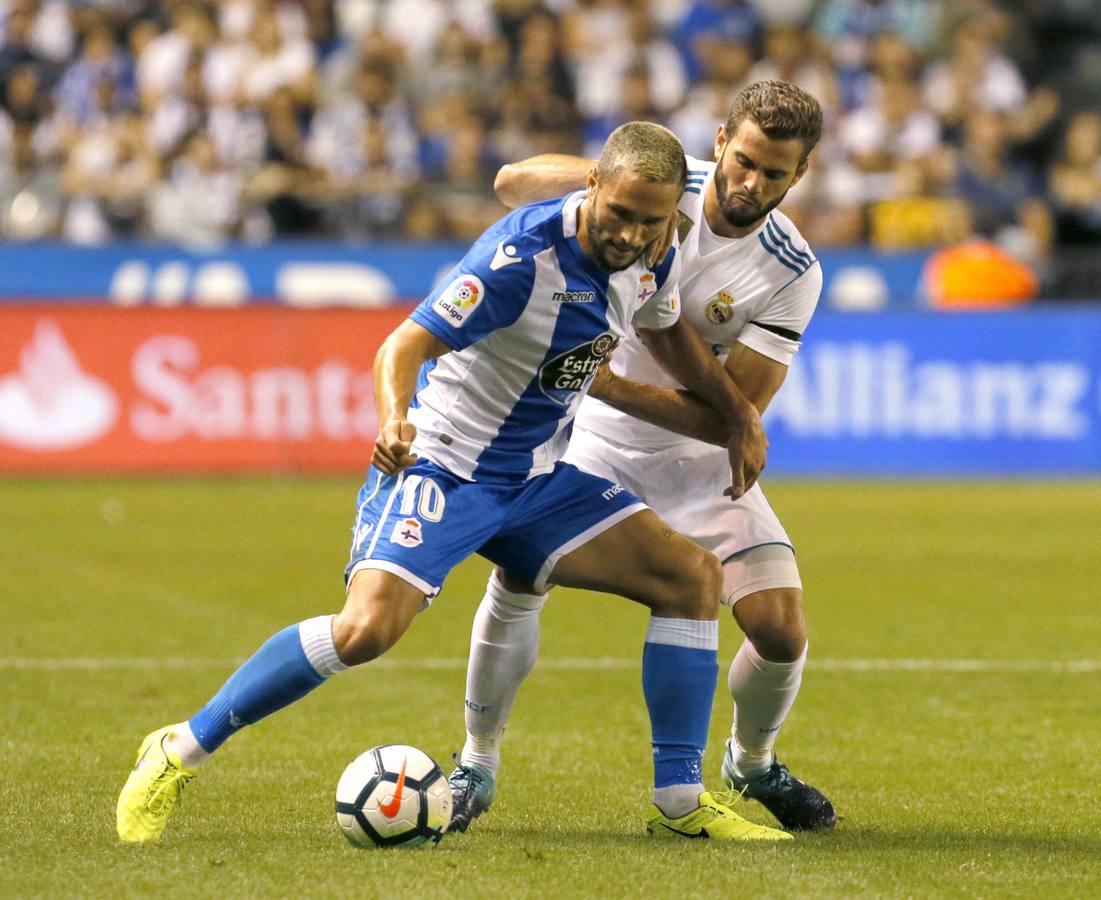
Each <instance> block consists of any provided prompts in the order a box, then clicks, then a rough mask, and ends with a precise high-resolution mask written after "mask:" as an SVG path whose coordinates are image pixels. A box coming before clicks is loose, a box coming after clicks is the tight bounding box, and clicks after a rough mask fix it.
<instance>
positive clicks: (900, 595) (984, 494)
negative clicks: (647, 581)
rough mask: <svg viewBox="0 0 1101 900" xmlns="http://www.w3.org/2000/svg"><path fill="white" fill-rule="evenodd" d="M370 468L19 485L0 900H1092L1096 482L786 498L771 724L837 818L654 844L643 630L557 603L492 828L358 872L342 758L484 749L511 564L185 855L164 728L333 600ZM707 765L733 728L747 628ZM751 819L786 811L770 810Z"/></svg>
mask: <svg viewBox="0 0 1101 900" xmlns="http://www.w3.org/2000/svg"><path fill="white" fill-rule="evenodd" d="M357 486H358V484H357V482H356V481H355V480H354V479H351V478H348V479H335V478H334V479H306V480H283V479H275V480H268V479H239V480H238V479H214V478H212V479H203V480H183V479H163V480H158V479H134V480H132V479H111V478H104V479H71V480H70V479H57V480H48V479H44V480H17V479H7V480H3V481H0V577H2V579H3V580H2V596H3V605H2V609H3V622H4V628H3V629H2V630H0V642H2V644H0V684H2V696H3V703H2V704H0V717H2V718H0V724H2V733H0V740H2V742H3V768H2V774H0V863H2V864H0V896H3V897H7V896H15V897H35V896H38V897H59V896H64V897H121V896H131V897H138V896H151V895H154V894H156V895H158V896H164V897H218V898H233V897H299V898H300V897H387V898H394V897H448V898H455V897H509V898H512V897H654V898H656V897H686V896H690V897H704V896H713V897H722V896H727V897H729V896H739V897H804V896H823V897H996V898H1001V897H1014V896H1017V897H1026V896H1028V897H1038V896H1042V897H1074V898H1079V897H1089V896H1101V800H1099V798H1098V783H1099V781H1101V750H1099V748H1101V702H1099V698H1101V671H1099V663H1101V653H1099V650H1098V648H1099V646H1101V616H1099V615H1098V602H1097V601H1098V588H1097V586H1098V585H1099V584H1101V485H1099V484H1096V483H1092V484H1091V483H1069V482H1052V483H1040V482H1028V483H1003V482H992V483H982V484H970V483H967V484H964V483H960V484H924V483H913V484H903V483H887V482H883V483H870V482H863V483H853V484H837V483H817V482H814V483H796V482H777V483H773V484H769V485H768V486H767V489H768V493H769V495H770V497H771V499H772V500H773V503H774V505H775V506H776V508H777V510H778V511H779V513H780V516H781V518H782V519H783V521H784V522H785V523H786V525H787V526H788V529H789V531H790V532H791V534H792V537H793V539H794V540H795V542H796V544H797V547H798V551H799V557H800V561H801V564H802V569H803V575H804V579H805V583H806V586H807V595H808V606H809V620H810V627H811V660H812V663H811V665H810V667H809V669H808V671H807V674H806V677H805V679H804V686H803V692H802V695H801V697H800V699H799V702H798V704H797V705H796V707H795V710H794V711H793V713H792V715H791V717H790V718H789V720H788V723H787V725H786V726H785V728H784V731H783V733H782V734H781V739H780V744H779V750H780V753H781V757H782V759H784V760H785V761H786V762H788V763H789V764H790V765H791V767H792V769H793V771H794V772H796V773H797V774H799V775H800V776H802V777H804V778H806V779H808V780H810V781H812V782H813V783H815V784H816V785H818V786H820V787H821V788H822V789H823V790H825V791H826V792H827V793H828V794H829V795H830V796H831V797H832V798H833V799H834V801H835V802H836V804H837V806H838V809H839V810H840V811H841V813H842V814H843V815H844V817H845V818H844V821H843V822H842V823H841V824H840V826H839V827H838V828H837V830H836V831H835V832H833V833H830V834H826V835H815V836H804V837H799V838H798V839H797V841H796V842H794V843H793V844H791V845H786V846H779V847H741V846H733V847H732V846H725V847H724V846H711V845H708V844H706V843H704V842H698V843H697V842H683V843H669V842H661V843H657V842H654V841H653V840H652V839H648V838H647V837H646V836H645V834H644V832H643V823H644V818H645V816H646V814H647V809H648V807H647V801H648V795H649V782H650V774H651V773H650V763H649V746H648V724H647V719H646V715H645V708H644V706H643V702H642V697H641V689H640V672H639V666H638V657H639V651H640V647H641V641H642V637H643V633H644V629H645V615H644V612H643V611H642V610H641V609H640V608H637V607H634V606H632V605H631V604H630V603H628V602H626V601H623V600H619V599H617V598H611V597H601V596H595V595H586V594H580V593H569V592H565V591H559V592H556V593H555V595H554V596H553V597H552V600H551V602H550V603H549V605H548V607H547V609H546V611H545V613H544V616H543V643H542V657H541V662H540V664H539V665H538V666H537V667H536V670H535V672H534V674H533V675H532V677H531V678H530V679H529V680H528V682H527V684H526V685H525V687H524V689H523V691H522V692H521V694H520V698H519V701H518V703H517V708H516V711H515V714H514V717H513V721H512V724H511V726H510V729H509V735H508V738H507V740H506V743H505V748H504V750H505V767H504V769H503V771H502V779H501V782H500V786H499V791H498V799H497V803H496V805H495V806H494V809H493V810H492V811H491V813H489V814H488V815H487V816H485V817H484V818H483V819H481V820H479V821H478V823H477V824H476V825H475V826H474V827H473V828H472V830H471V832H470V833H469V834H467V835H453V836H449V837H447V838H446V839H445V840H444V841H443V842H442V843H441V844H440V845H439V847H437V848H435V849H432V850H427V851H414V852H402V851H385V852H384V851H362V850H356V849H354V848H353V847H351V846H350V845H349V844H347V843H346V842H345V840H344V838H343V837H341V835H340V833H339V831H338V830H337V827H336V823H335V818H334V815H333V810H332V805H333V789H334V786H335V783H336V780H337V777H338V776H339V774H340V772H341V770H342V769H343V767H344V765H345V764H346V763H347V762H348V761H350V760H351V759H352V758H353V757H354V756H356V755H357V754H358V753H360V752H361V751H362V750H364V749H366V748H367V747H369V746H371V745H374V744H378V743H385V742H402V743H412V744H416V745H417V746H420V747H422V748H424V749H425V750H427V751H428V752H429V753H431V754H432V755H434V756H435V757H436V758H437V759H438V760H439V761H440V762H441V763H442V764H444V765H445V767H446V766H447V765H448V764H449V762H450V761H449V759H448V757H449V755H450V753H451V752H453V751H455V750H457V749H459V747H460V746H461V742H462V737H463V727H462V698H463V679H464V672H463V660H464V658H465V655H466V648H467V642H468V635H469V625H470V620H471V617H472V615H473V609H474V606H475V604H476V602H477V600H478V599H479V597H480V596H481V591H482V587H483V585H484V580H485V577H486V574H487V571H488V567H487V564H485V563H484V562H482V561H480V560H473V561H470V562H468V563H467V564H465V565H464V566H463V567H461V568H460V569H458V570H457V571H455V572H454V573H453V574H452V576H451V578H450V579H449V581H448V583H447V585H446V586H445V589H444V593H443V595H442V596H441V597H440V598H439V599H438V600H437V601H436V605H435V607H434V608H433V609H432V610H431V611H430V612H428V613H426V614H424V615H423V616H421V617H420V619H419V620H418V621H417V623H416V624H415V626H414V628H413V630H412V631H411V633H410V634H409V635H407V637H406V638H405V639H404V640H403V641H402V643H401V644H400V645H399V646H398V647H397V648H396V649H395V650H394V651H392V652H391V653H390V654H389V655H388V656H387V657H386V658H385V659H383V660H381V661H380V662H379V663H378V664H372V665H370V666H367V667H365V668H364V669H362V670H357V671H355V672H352V673H349V674H346V675H344V676H342V677H340V678H337V679H334V680H333V682H332V683H330V684H328V685H326V686H325V687H324V688H323V689H321V690H319V691H318V692H316V693H315V694H313V695H312V696H310V697H309V698H307V699H306V700H305V701H303V702H302V703H299V704H297V705H296V706H294V707H293V708H291V709H288V710H285V711H283V712H281V713H280V714H278V715H276V716H274V717H272V718H270V719H268V720H266V721H264V722H263V723H260V724H259V725H257V726H255V727H253V728H251V729H248V730H247V731H245V732H244V733H242V734H241V735H239V736H238V737H236V738H235V739H234V740H233V741H231V742H230V743H229V744H228V745H227V746H226V747H225V748H224V750H223V751H222V752H221V753H219V755H218V757H217V758H216V759H215V760H214V761H213V762H212V763H211V765H210V766H209V767H208V768H207V769H205V770H204V771H203V773H202V774H201V776H200V777H199V778H198V779H197V780H196V782H195V783H194V784H193V785H192V786H191V787H190V788H189V790H188V793H187V795H186V797H185V798H184V805H183V808H182V810H181V811H180V812H179V813H178V814H177V816H176V817H175V818H174V819H173V821H172V823H171V825H170V827H169V830H168V832H167V834H166V836H165V839H164V841H163V842H162V844H160V845H158V846H152V847H131V846H122V845H120V844H119V843H118V842H117V841H116V838H115V834H114V824H113V810H114V802H115V797H116V794H117V791H118V789H119V787H120V786H121V784H122V782H123V780H124V779H125V776H126V772H127V769H128V767H129V765H130V764H131V763H132V760H133V753H134V751H135V749H136V748H137V745H138V742H139V741H140V739H141V738H142V736H143V735H144V734H145V733H146V732H147V731H149V730H151V729H152V728H153V727H155V726H159V725H161V724H164V723H167V722H171V721H178V720H180V719H183V718H186V717H187V716H188V715H189V714H190V713H191V712H193V711H194V710H195V709H196V708H197V707H198V706H199V705H201V703H202V702H203V701H204V700H205V699H206V698H207V697H208V696H209V695H210V694H211V693H212V692H213V691H214V690H215V689H216V688H217V687H218V686H219V685H220V684H221V682H222V681H223V680H224V678H225V677H226V676H227V675H228V674H229V672H230V671H231V669H232V667H233V664H234V662H235V661H236V660H239V659H241V658H243V657H244V656H246V655H247V654H248V653H250V652H251V651H252V650H253V649H255V648H256V646H258V644H259V643H260V642H261V641H262V640H263V639H265V638H266V637H267V636H268V635H269V634H270V633H272V632H273V631H274V630H276V629H278V628H280V627H282V626H284V625H286V624H289V623H291V622H294V621H298V620H300V619H302V618H305V617H307V616H311V615H316V614H319V613H321V612H325V611H335V610H336V609H337V608H338V606H339V604H340V601H341V596H342V587H341V570H342V566H343V562H344V559H345V554H346V552H347V545H348V538H349V527H350V524H351V514H352V504H353V500H354V494H355V490H356V488H357ZM721 629H722V646H721V650H720V661H721V666H722V670H723V675H722V679H721V683H720V685H719V690H718V691H717V694H716V703H715V713H714V718H713V723H712V742H711V746H710V748H709V751H708V754H707V757H706V759H705V766H706V772H707V777H708V779H709V781H710V782H711V783H712V784H716V785H717V783H718V768H719V762H720V758H721V757H720V752H721V751H720V748H721V742H722V740H723V739H724V737H725V735H726V732H727V729H728V727H729V716H730V699H729V696H728V695H727V693H726V689H725V668H726V665H727V664H728V663H729V660H730V657H731V655H732V654H733V652H734V651H735V650H736V648H737V645H738V643H739V641H740V637H739V635H738V632H737V629H736V627H735V626H734V623H733V622H732V621H730V620H729V615H728V614H724V620H723V624H722V626H721ZM740 806H741V811H742V812H743V813H744V814H746V815H747V816H748V817H750V818H753V819H755V820H757V821H762V822H768V821H770V820H769V817H768V815H767V813H765V812H764V811H763V810H762V809H760V808H759V807H757V806H756V805H753V804H749V803H745V804H741V805H740Z"/></svg>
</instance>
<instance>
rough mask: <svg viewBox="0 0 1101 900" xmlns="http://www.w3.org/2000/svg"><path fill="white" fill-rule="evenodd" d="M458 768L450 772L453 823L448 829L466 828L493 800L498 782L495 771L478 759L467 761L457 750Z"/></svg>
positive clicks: (454, 757) (458, 829)
mask: <svg viewBox="0 0 1101 900" xmlns="http://www.w3.org/2000/svg"><path fill="white" fill-rule="evenodd" d="M452 759H454V760H455V771H454V772H452V773H451V774H450V775H448V776H447V783H448V784H449V785H451V824H450V825H448V826H447V830H448V831H466V830H467V829H468V828H469V827H470V823H471V822H473V821H474V820H475V819H476V818H478V816H480V815H481V814H482V813H484V812H485V811H486V810H487V809H489V807H490V805H491V804H492V803H493V795H494V793H496V790H497V784H496V781H495V779H494V777H493V772H492V771H491V770H490V769H487V768H486V767H485V766H480V765H478V764H477V763H464V762H461V761H460V760H459V755H458V754H455V755H454V756H453V757H452Z"/></svg>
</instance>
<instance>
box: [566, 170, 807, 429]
mask: <svg viewBox="0 0 1101 900" xmlns="http://www.w3.org/2000/svg"><path fill="white" fill-rule="evenodd" d="M688 170H689V171H688V187H687V188H686V189H685V191H684V194H683V195H682V197H681V201H680V205H679V209H680V211H681V213H683V214H684V216H686V217H687V218H688V219H689V220H690V221H691V223H692V225H691V228H690V229H689V231H688V232H687V234H685V236H684V238H683V240H682V241H681V248H680V254H679V255H680V256H681V274H680V294H681V300H682V303H683V304H684V316H685V317H686V318H687V319H688V321H689V322H691V323H692V325H693V326H694V327H695V328H696V330H697V331H698V332H699V333H700V335H701V336H702V338H703V340H704V342H705V343H707V344H709V345H710V346H711V350H712V352H713V353H715V355H716V356H718V357H719V359H720V360H723V361H725V359H726V356H727V354H728V353H729V351H730V348H731V347H732V346H733V345H734V343H735V342H740V343H742V344H745V345H746V346H747V347H750V348H751V349H753V350H756V351H757V352H758V353H762V354H764V355H765V356H767V357H769V358H770V359H774V360H776V361H777V362H780V363H784V364H785V365H787V364H789V363H790V362H791V358H792V356H793V355H794V354H795V352H796V351H797V350H798V349H799V343H800V339H801V337H802V334H803V331H804V330H805V329H806V326H807V323H808V322H809V321H810V317H811V315H812V314H813V312H814V308H815V305H816V304H817V303H818V296H819V294H820V293H821V290H822V271H821V268H820V267H819V265H818V260H817V259H816V258H815V256H814V254H813V253H812V252H811V249H810V247H809V246H808V245H807V242H806V241H805V240H803V238H802V236H801V235H800V234H799V232H798V230H797V229H796V228H795V226H794V225H793V224H792V222H791V220H790V219H789V218H788V217H787V216H785V215H784V214H783V213H781V212H780V211H779V210H773V211H772V212H771V213H769V214H768V215H767V216H766V217H765V219H764V221H763V222H762V223H761V225H760V227H759V228H757V229H756V230H755V231H754V232H753V233H752V234H748V235H746V236H745V237H741V238H733V239H731V238H723V237H719V236H717V235H715V234H713V233H712V232H711V229H710V228H709V227H708V225H707V221H706V219H705V218H704V214H703V198H704V195H705V193H706V191H707V188H708V185H709V184H710V183H711V180H712V179H713V178H714V177H715V163H713V162H703V161H702V160H699V159H695V158H693V157H691V156H690V157H688ZM612 369H613V371H615V372H616V373H618V374H620V375H624V376H625V377H627V378H631V379H633V380H635V381H642V382H646V383H649V384H657V385H663V386H666V387H680V385H679V384H677V382H676V381H675V380H674V379H673V378H671V377H670V376H669V375H667V374H666V373H665V371H664V370H663V369H662V368H661V367H660V366H659V365H658V364H657V362H655V360H654V359H653V357H652V356H651V355H650V353H649V351H648V350H647V349H646V347H645V346H643V344H642V342H641V341H640V340H639V339H638V337H637V336H636V335H634V334H632V335H631V336H630V337H629V338H628V339H627V340H624V341H623V342H622V343H621V344H620V345H619V348H618V349H617V350H616V352H615V355H614V356H613V357H612ZM577 427H578V428H583V429H585V430H587V431H591V432H594V433H596V434H597V435H600V436H601V437H603V438H606V439H607V440H609V441H612V442H613V443H615V444H618V445H620V446H627V447H651V448H655V449H660V448H663V447H668V446H671V445H674V444H679V443H683V442H687V441H691V440H692V439H691V438H686V437H683V436H681V435H677V434H674V433H673V432H671V431H666V430H665V429H663V428H658V427H657V426H654V425H649V424H647V423H646V422H642V421H641V420H639V419H635V418H632V417H630V416H627V415H625V414H623V413H620V412H618V411H617V410H614V409H612V408H611V407H610V406H608V405H606V404H604V403H601V402H600V401H598V400H596V399H594V398H591V397H590V398H588V399H586V400H585V401H584V402H583V403H582V404H581V409H580V411H579V412H578V416H577Z"/></svg>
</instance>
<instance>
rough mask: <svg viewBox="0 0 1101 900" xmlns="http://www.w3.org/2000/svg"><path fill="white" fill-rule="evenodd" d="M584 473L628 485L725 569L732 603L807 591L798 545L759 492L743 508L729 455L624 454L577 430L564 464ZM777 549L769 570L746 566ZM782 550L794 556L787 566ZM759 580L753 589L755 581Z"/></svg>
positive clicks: (693, 447)
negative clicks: (732, 493) (758, 553)
mask: <svg viewBox="0 0 1101 900" xmlns="http://www.w3.org/2000/svg"><path fill="white" fill-rule="evenodd" d="M563 459H564V461H565V462H569V463H573V464H574V465H575V466H577V467H578V468H579V469H583V470H585V471H587V472H591V473H593V474H594V475H600V476H601V477H603V478H607V479H609V480H611V481H616V482H618V483H619V484H621V485H623V487H625V488H626V489H627V490H628V491H630V492H631V493H633V494H634V495H635V496H636V497H639V498H640V499H642V500H643V501H645V502H646V504H647V506H649V507H650V508H651V509H652V510H653V511H654V512H655V513H657V514H658V516H659V517H660V518H661V519H662V521H664V522H665V523H666V524H667V525H669V526H670V527H671V528H673V529H675V530H676V531H679V532H680V533H681V534H683V535H684V536H685V537H687V538H689V539H691V540H692V541H695V543H697V544H699V545H700V546H701V547H703V548H704V549H705V550H710V551H711V552H712V553H714V554H715V555H716V556H717V557H718V558H719V561H720V562H721V563H722V564H723V575H724V582H725V586H724V592H723V593H724V602H725V603H733V602H734V601H736V600H738V599H739V598H741V597H744V596H745V595H746V594H749V593H753V592H754V591H759V590H766V589H770V588H785V587H794V588H801V587H802V582H801V580H800V578H799V570H798V568H797V566H796V565H795V556H794V551H793V550H792V545H791V539H790V538H789V537H788V535H787V532H786V531H784V526H783V525H781V524H780V520H779V519H778V518H777V517H776V513H775V512H774V511H773V509H772V507H771V506H770V505H769V502H768V500H766V499H765V495H764V492H763V491H762V490H761V487H760V485H759V484H755V485H754V486H753V487H752V488H751V489H750V490H749V491H748V492H747V493H746V494H745V495H744V496H742V497H740V498H739V499H738V500H736V501H731V499H730V498H729V497H725V496H723V491H724V490H725V489H726V488H727V487H729V485H730V464H729V462H728V460H727V455H726V451H724V450H723V449H722V448H721V447H712V446H710V445H707V444H702V443H699V442H692V443H684V444H678V445H676V446H674V447H670V448H667V449H664V450H649V449H645V448H630V447H622V446H620V445H618V444H613V443H610V442H608V441H606V440H604V439H603V438H601V437H598V436H597V435H595V434H593V433H592V432H591V431H585V430H583V429H580V428H575V429H574V431H573V435H572V436H571V437H570V445H569V449H568V450H567V451H566V455H565V456H564V457H563ZM770 545H771V546H772V547H775V548H776V550H777V551H779V552H770V553H769V554H768V557H769V558H768V560H767V562H768V564H767V565H764V566H762V565H746V562H747V556H750V557H751V556H753V554H748V555H747V554H746V551H748V550H751V549H753V548H756V547H768V546H770ZM781 548H787V549H788V552H789V553H790V554H791V555H790V562H785V561H784V557H785V556H786V554H783V551H782V550H781ZM750 580H751V581H750Z"/></svg>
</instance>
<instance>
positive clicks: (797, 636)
mask: <svg viewBox="0 0 1101 900" xmlns="http://www.w3.org/2000/svg"><path fill="white" fill-rule="evenodd" d="M746 601H750V602H749V603H746ZM743 604H744V606H743ZM739 606H742V607H743V609H742V610H741V612H742V613H743V615H742V616H740V617H739V624H740V625H741V626H742V630H743V631H745V634H746V637H747V638H749V640H750V642H751V643H752V644H753V647H754V649H755V650H756V651H757V652H758V653H759V654H760V655H761V656H763V657H764V658H765V659H767V660H769V661H771V662H794V661H795V660H797V659H798V658H799V657H800V656H802V654H803V650H804V649H805V648H806V646H807V623H806V617H805V616H804V614H803V603H802V596H801V592H799V591H786V590H785V591H775V592H767V593H762V594H760V595H756V596H753V595H751V596H749V597H744V598H743V599H742V600H739V601H738V603H737V604H736V605H735V607H734V613H735V616H736V617H737V616H738V614H739V608H738V607H739Z"/></svg>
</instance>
